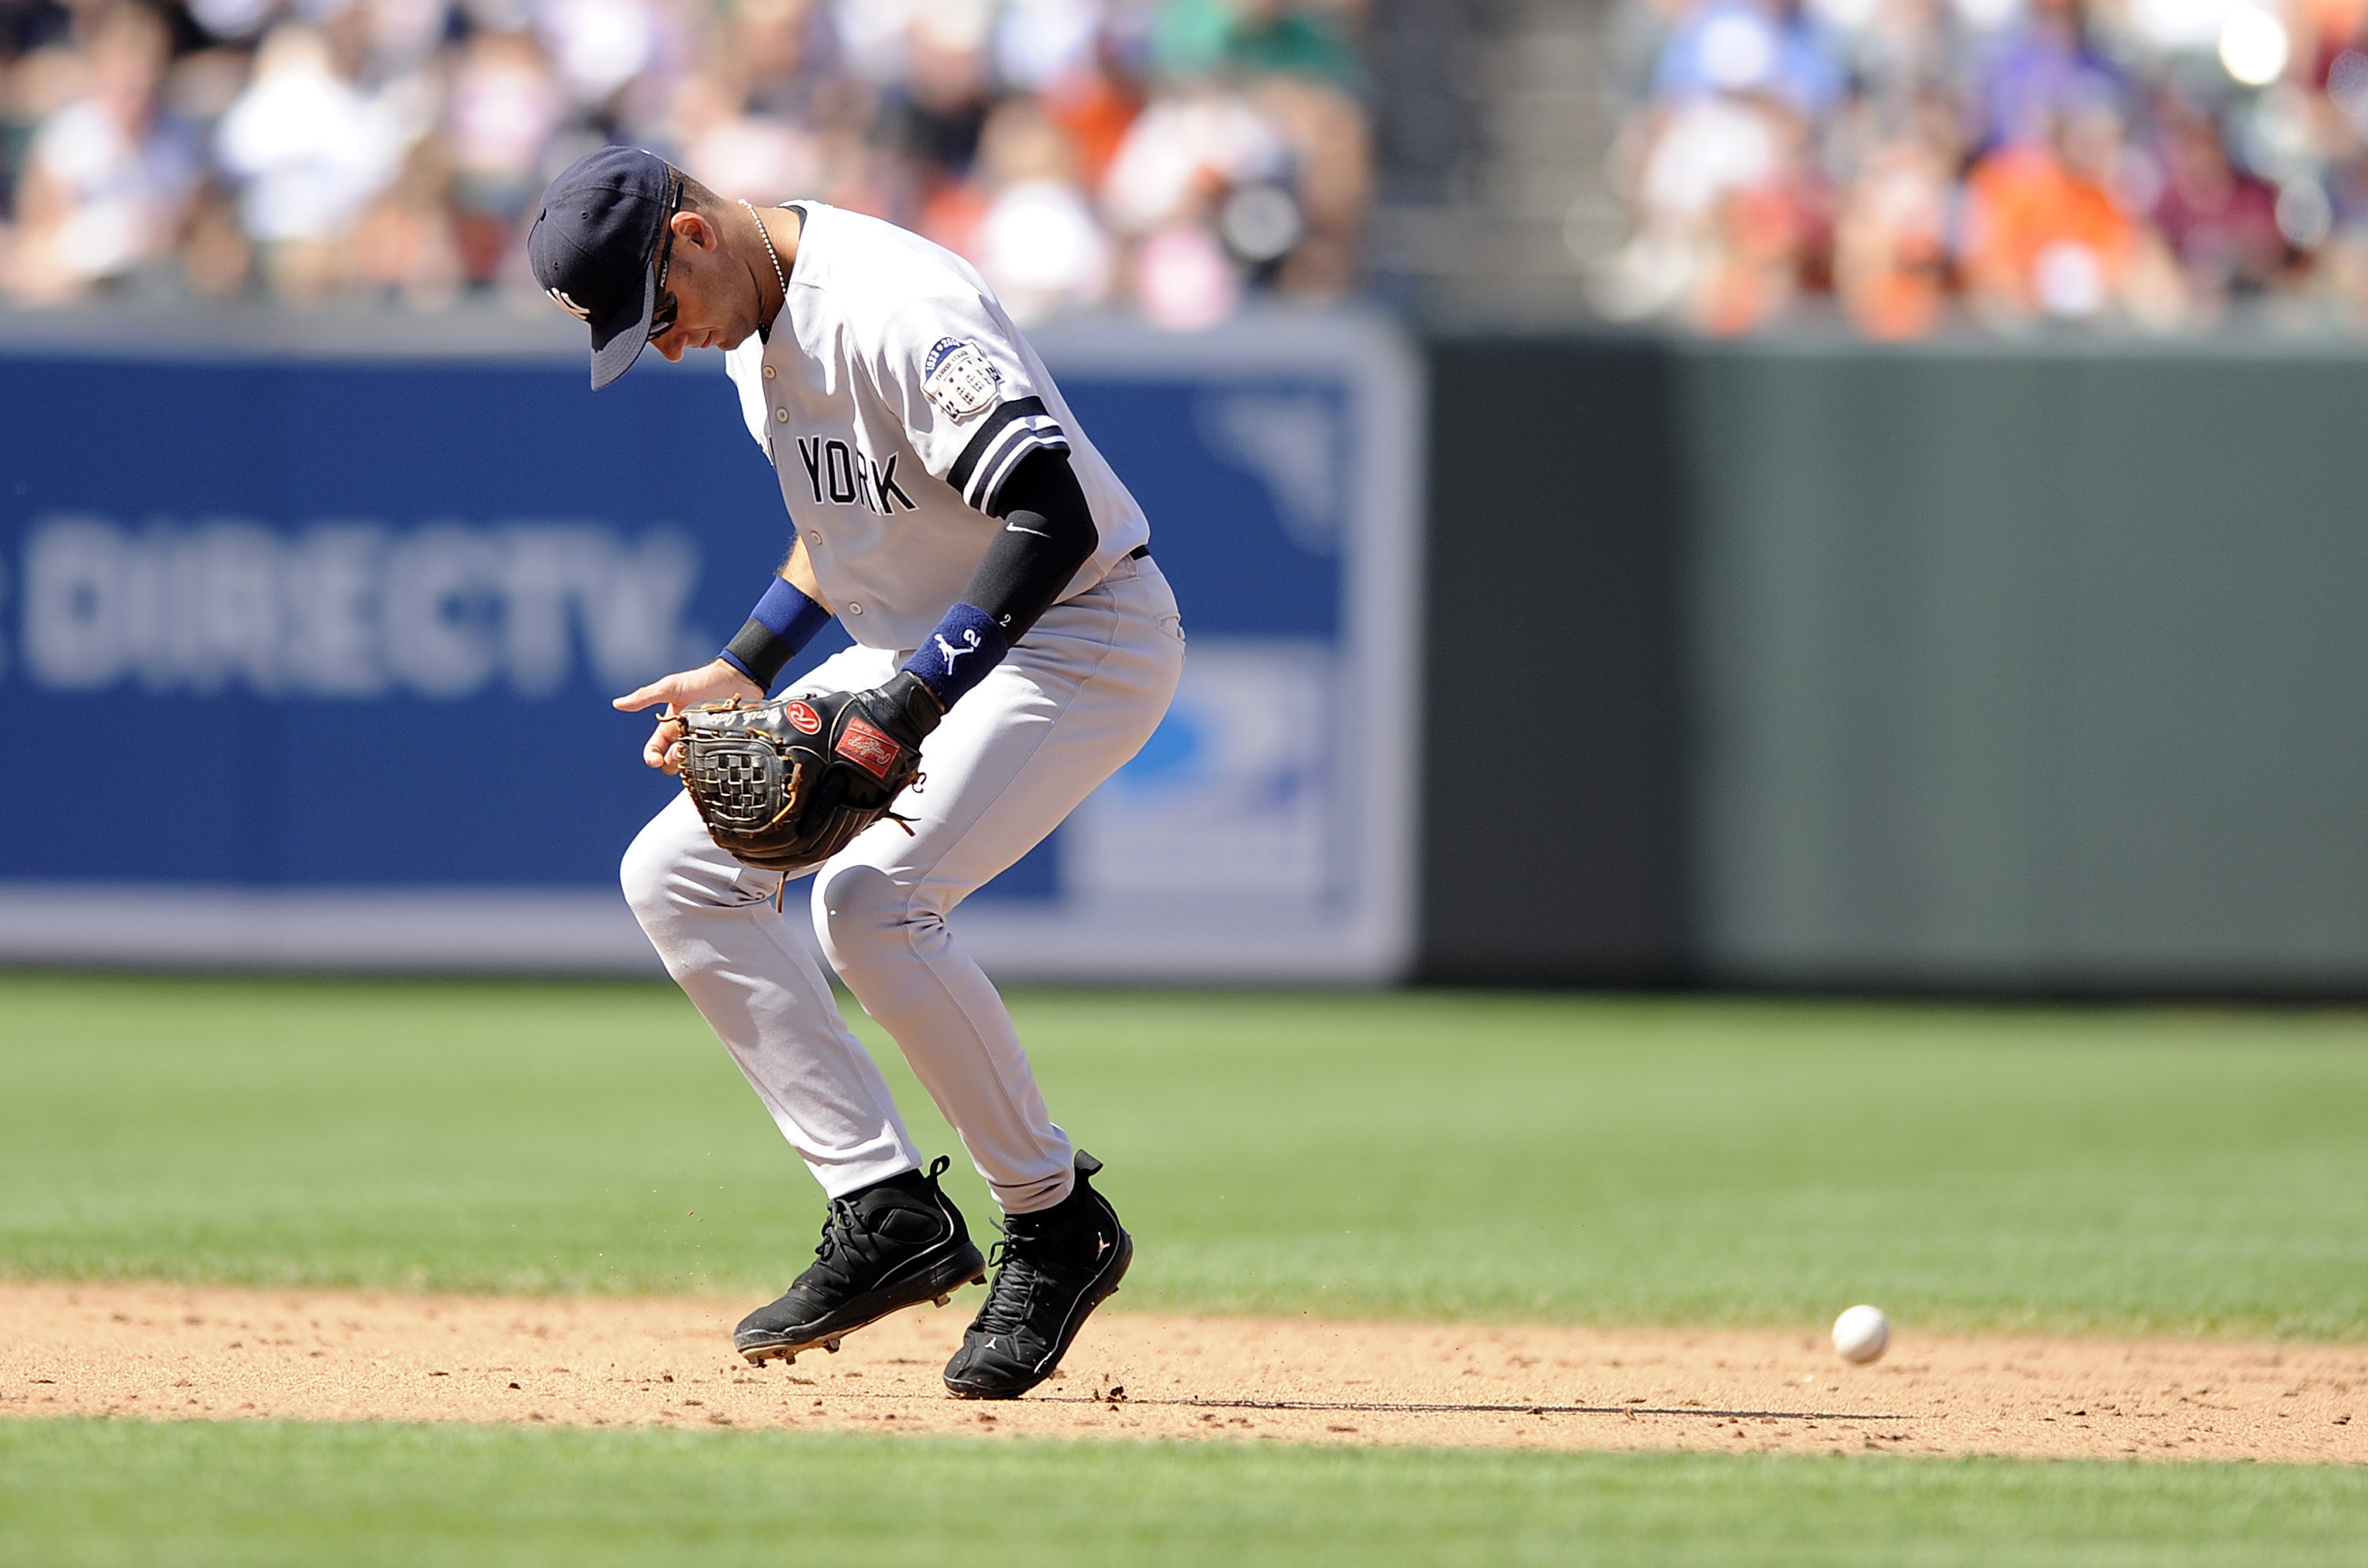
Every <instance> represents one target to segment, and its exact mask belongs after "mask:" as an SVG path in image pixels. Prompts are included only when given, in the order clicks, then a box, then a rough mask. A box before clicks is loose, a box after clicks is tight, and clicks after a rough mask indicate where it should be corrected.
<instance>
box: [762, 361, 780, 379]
mask: <svg viewBox="0 0 2368 1568" xmlns="http://www.w3.org/2000/svg"><path fill="white" fill-rule="evenodd" d="M778 373H779V372H778V371H776V370H775V369H773V367H771V366H770V365H768V366H766V367H765V379H766V380H767V381H771V380H772V379H773V377H774V376H775V375H777V374H778Z"/></svg>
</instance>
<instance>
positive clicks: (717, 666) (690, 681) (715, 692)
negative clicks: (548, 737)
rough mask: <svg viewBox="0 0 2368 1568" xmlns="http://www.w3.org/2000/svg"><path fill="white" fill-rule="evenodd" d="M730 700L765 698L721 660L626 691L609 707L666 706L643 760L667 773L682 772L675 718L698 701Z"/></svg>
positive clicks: (634, 710) (636, 709) (626, 710)
mask: <svg viewBox="0 0 2368 1568" xmlns="http://www.w3.org/2000/svg"><path fill="white" fill-rule="evenodd" d="M730 697H745V698H747V699H749V700H750V701H753V702H761V701H763V700H764V699H765V693H764V691H763V690H762V689H761V688H760V687H758V686H757V683H756V682H755V681H753V680H750V679H749V678H748V677H747V676H744V675H742V674H741V673H740V672H739V671H738V670H736V669H734V668H733V666H732V665H729V664H726V663H725V662H724V661H723V660H722V659H711V660H709V661H708V662H707V663H706V664H703V665H700V666H699V668H697V669H695V670H677V671H676V672H675V673H674V674H673V675H670V676H660V677H659V678H658V679H656V680H654V681H652V682H650V684H649V685H647V686H645V687H640V688H638V689H637V690H633V691H629V692H627V693H625V695H624V696H622V697H620V698H619V699H617V700H616V701H615V702H613V703H612V704H610V706H611V707H613V708H615V709H616V710H618V711H620V712H622V713H638V712H640V711H641V710H643V709H644V708H655V707H656V706H657V705H658V704H660V703H664V704H666V711H665V712H664V713H662V714H660V715H659V716H658V727H657V728H656V729H655V730H653V731H652V732H650V738H649V740H648V742H647V743H646V744H643V747H642V760H643V762H645V763H648V764H649V765H650V766H651V767H658V768H664V769H665V770H666V772H668V773H679V772H681V771H682V724H681V723H680V722H679V721H678V720H677V718H676V715H677V714H678V713H680V712H681V711H682V710H684V709H686V708H690V707H695V706H697V705H698V704H700V703H701V702H721V701H723V699H726V698H730Z"/></svg>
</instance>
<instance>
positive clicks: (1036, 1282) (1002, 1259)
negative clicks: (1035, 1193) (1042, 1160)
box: [946, 1149, 1134, 1399]
mask: <svg viewBox="0 0 2368 1568" xmlns="http://www.w3.org/2000/svg"><path fill="white" fill-rule="evenodd" d="M1101 1168H1102V1163H1101V1162H1100V1161H1099V1160H1097V1159H1095V1158H1094V1157H1093V1156H1092V1155H1091V1154H1088V1153H1086V1152H1085V1151H1084V1150H1082V1149H1080V1150H1078V1151H1077V1161H1076V1171H1077V1185H1076V1187H1075V1188H1074V1189H1072V1190H1071V1192H1070V1193H1069V1196H1068V1197H1066V1198H1064V1199H1062V1200H1061V1201H1060V1202H1059V1203H1057V1204H1055V1205H1053V1207H1052V1208H1050V1209H1044V1210H1038V1211H1037V1212H1035V1213H1033V1214H1014V1215H1012V1216H1011V1217H1010V1218H1009V1219H1008V1220H1006V1221H1004V1222H1003V1240H1002V1241H1001V1242H999V1243H997V1244H996V1249H995V1251H996V1259H995V1261H996V1271H995V1283H994V1284H993V1285H992V1286H990V1287H988V1289H987V1292H986V1305H985V1306H983V1307H981V1308H980V1309H979V1310H978V1317H977V1318H976V1319H975V1320H974V1321H973V1323H972V1324H971V1325H970V1327H969V1329H968V1330H967V1331H966V1332H964V1334H963V1335H962V1348H961V1349H959V1350H957V1351H955V1352H954V1358H953V1359H952V1360H951V1361H949V1362H947V1363H946V1390H947V1392H950V1393H951V1394H953V1395H954V1396H955V1397H956V1398H958V1399H1017V1398H1019V1396H1020V1395H1021V1394H1023V1393H1026V1392H1028V1391H1029V1390H1030V1389H1032V1388H1034V1387H1035V1386H1036V1385H1037V1384H1038V1383H1041V1382H1042V1381H1044V1380H1045V1379H1046V1378H1049V1377H1051V1376H1052V1375H1053V1369H1055V1368H1057V1367H1058V1366H1060V1364H1061V1358H1062V1357H1063V1356H1064V1355H1065V1354H1067V1352H1068V1348H1069V1342H1070V1341H1071V1340H1073V1339H1075V1338H1076V1337H1077V1330H1079V1329H1081V1328H1083V1327H1085V1325H1086V1316H1087V1313H1089V1312H1092V1311H1093V1310H1094V1309H1095V1308H1096V1307H1099V1306H1100V1305H1101V1304H1102V1302H1103V1301H1107V1300H1108V1299H1109V1298H1110V1294H1111V1292H1113V1291H1115V1290H1117V1289H1118V1282H1119V1281H1120V1280H1121V1279H1122V1278H1125V1277H1126V1266H1127V1265H1128V1264H1130V1263H1132V1262H1133V1261H1134V1238H1133V1237H1132V1236H1130V1235H1128V1234H1127V1233H1126V1230H1125V1228H1124V1227H1123V1226H1121V1224H1120V1223H1119V1222H1118V1210H1115V1209H1113V1208H1111V1207H1110V1199H1107V1198H1104V1197H1103V1196H1102V1195H1101V1194H1100V1193H1099V1192H1096V1191H1095V1190H1094V1189H1093V1187H1091V1185H1089V1183H1088V1182H1087V1177H1089V1176H1093V1175H1094V1174H1095V1173H1096V1172H1097V1171H1099V1170H1100V1169H1101Z"/></svg>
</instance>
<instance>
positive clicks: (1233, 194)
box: [0, 0, 1372, 327]
mask: <svg viewBox="0 0 2368 1568" xmlns="http://www.w3.org/2000/svg"><path fill="white" fill-rule="evenodd" d="M1359 27H1360V0H171V3H160V0H0V158H5V160H6V167H5V173H6V182H5V187H0V195H5V199H6V200H5V206H0V291H5V293H6V295H7V296H8V297H10V298H13V299H14V300H16V301H19V302H26V303H40V302H49V301H73V300H77V299H85V298H90V297H93V296H108V295H113V296H129V297H135V298H158V299H176V298H187V299H211V300H228V299H237V298H245V297H250V296H261V297H268V298H273V299H277V300H279V301H290V302H296V303H312V302H319V301H338V300H355V299H366V300H379V301H401V302H404V303H407V304H410V305H415V306H419V307H426V308H432V307H435V306H437V305H439V304H442V303H446V302H449V301H453V300H455V299H458V298H460V297H461V296H462V295H464V294H467V293H470V292H472V291H481V292H482V291H493V292H497V293H498V292H521V291H524V292H530V291H531V284H530V283H529V281H528V279H527V277H526V273H525V267H524V260H523V256H522V254H521V252H522V249H523V247H522V245H521V244H520V241H521V237H522V234H523V232H524V226H525V224H526V223H527V222H530V221H531V219H532V217H533V212H532V203H533V201H534V199H535V198H536V197H537V195H538V194H539V193H540V192H541V189H542V187H543V186H544V184H545V182H546V181H547V180H548V179H549V178H550V176H552V175H553V174H555V173H556V172H557V171H558V170H559V169H560V168H562V167H564V165H566V164H567V163H568V162H569V161H570V160H571V159H573V158H575V156H577V155H578V154H580V153H584V152H586V151H587V150H589V149H590V148H592V147H595V146H598V145H599V144H601V143H602V142H632V143H635V144H638V145H641V146H645V147H649V148H651V149H653V150H655V151H657V152H660V153H664V154H665V155H666V156H667V157H668V158H669V159H671V160H672V161H673V162H674V163H676V164H677V165H679V166H680V167H682V168H684V169H686V170H688V171H689V172H690V173H691V174H693V175H695V176H698V177H699V178H700V179H702V180H704V181H705V182H706V183H708V184H709V185H711V186H712V187H715V188H716V189H718V190H720V191H723V192H724V193H726V194H730V195H735V196H736V195H745V196H747V197H750V198H751V199H757V200H759V201H773V200H781V199H788V198H791V197H807V198H814V199H821V200H825V201H829V202H833V203H837V204H838V205H841V206H845V207H850V208H854V209H858V210H862V211H866V212H871V213H874V214H877V215H879V216H882V217H885V218H889V219H892V220H893V221H894V222H899V223H902V224H905V225H906V226H907V227H910V228H913V229H916V230H917V231H919V232H920V233H924V234H927V235H928V236H930V237H931V238H933V239H935V240H938V241H939V242H940V243H941V244H947V245H949V246H951V247H952V248H953V249H955V250H957V251H959V252H961V253H962V254H963V255H965V256H969V257H971V258H972V259H973V261H974V262H976V263H977V264H978V266H979V267H980V268H981V269H982V270H983V271H984V272H985V273H986V275H987V276H988V278H990V279H991V280H992V281H993V283H994V284H995V285H996V289H997V290H998V291H999V292H1000V293H1001V294H1002V296H1003V298H1004V299H1005V300H1006V301H1008V303H1009V304H1010V305H1011V307H1012V308H1013V310H1014V312H1015V314H1018V315H1019V316H1021V317H1023V318H1030V319H1032V318H1037V317H1042V316H1043V315H1046V314H1050V313H1053V312H1057V311H1061V310H1064V309H1074V308H1091V307H1095V306H1099V305H1103V304H1105V303H1116V304H1120V305H1127V304H1132V305H1134V306H1138V307H1139V308H1141V309H1142V310H1143V311H1144V312H1145V313H1147V314H1148V315H1150V316H1151V317H1152V318H1153V319H1155V320H1156V321H1159V322H1161V323H1164V324H1169V325H1173V326H1178V327H1190V326H1194V325H1198V324H1204V323H1207V322H1211V321H1214V320H1216V319H1219V318H1221V317H1222V316H1224V314H1226V313H1227V312H1230V311H1231V310H1232V309H1233V307H1234V306H1235V303H1236V302H1237V301H1238V300H1239V299H1240V298H1241V297H1242V296H1243V295H1244V293H1245V292H1246V291H1254V290H1262V289H1274V290H1285V291H1289V292H1292V293H1294V294H1298V295H1301V296H1308V297H1318V298H1320V297H1324V296H1328V295H1332V294H1337V293H1339V292H1341V291H1342V290H1346V289H1347V288H1348V287H1349V285H1350V284H1351V282H1352V280H1353V278H1354V276H1355V273H1356V270H1357V267H1358V252H1357V247H1358V237H1359V233H1360V227H1361V224H1362V221H1363V218H1364V214H1365V210H1366V207H1367V204H1368V199H1369V191H1370V188H1371V186H1372V170H1371V157H1370V153H1369V143H1370V135H1369V128H1368V107H1367V99H1368V97H1369V87H1368V84H1367V82H1366V80H1365V76H1364V72H1363V68H1362V66H1361V64H1360V55H1359V52H1358V34H1359Z"/></svg>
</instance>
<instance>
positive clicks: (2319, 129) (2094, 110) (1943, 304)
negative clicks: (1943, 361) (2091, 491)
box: [1598, 0, 2368, 338]
mask: <svg viewBox="0 0 2368 1568" xmlns="http://www.w3.org/2000/svg"><path fill="white" fill-rule="evenodd" d="M1622 42H1623V45H1624V50H1623V56H1622V57H1623V60H1624V62H1625V64H1626V67H1627V77H1628V81H1627V86H1628V88H1629V92H1630V101H1631V108H1630V109H1629V111H1628V114H1627V118H1626V120H1625V122H1624V126H1623V129H1622V134H1621V136H1620V139H1619V143H1618V146H1617V148H1616V150H1615V153H1614V166H1615V170H1616V174H1617V177H1618V178H1619V180H1620V182H1621V185H1622V191H1623V194H1624V195H1625V196H1626V198H1627V199H1628V201H1629V203H1630V212H1631V215H1632V216H1631V227H1630V229H1629V231H1628V236H1627V239H1626V243H1625V244H1624V245H1623V246H1622V248H1621V249H1620V250H1619V251H1618V253H1617V254H1616V256H1613V257H1611V258H1610V260H1609V261H1608V262H1607V263H1606V265H1605V266H1604V267H1603V268H1602V270H1601V272H1600V275H1599V278H1598V289H1599V301H1600V304H1601V306H1602V307H1603V308H1604V309H1605V310H1606V311H1607V312H1610V313H1611V314H1614V315H1617V316H1622V317H1628V318H1633V319H1651V318H1658V319H1675V320H1681V321H1687V322H1691V323H1692V324H1695V325H1697V326H1700V327H1702V328H1704V329H1706V330H1709V331H1712V332H1718V333H1736V332H1745V331H1749V330H1751V329H1753V328H1755V327H1759V326H1761V325H1764V324H1769V323H1771V322H1776V321H1781V320H1784V319H1787V318H1792V319H1799V318H1802V317H1804V316H1808V317H1814V316H1816V315H1817V314H1819V313H1821V312H1824V313H1830V312H1831V311H1832V310H1833V309H1834V308H1835V307H1836V306H1837V305H1838V306H1839V309H1840V311H1841V312H1845V313H1846V314H1847V316H1848V318H1849V320H1850V321H1851V322H1852V323H1854V324H1856V325H1857V327H1858V328H1859V329H1860V330H1861V331H1863V332H1865V333H1867V334H1870V335H1873V336H1877V337H1884V338H1912V337H1916V336H1919V335H1924V334H1926V333H1929V332H1931V331H1933V330H1934V329H1935V328H1936V327H1940V326H1941V325H1943V324H1947V323H1949V322H1951V321H1964V320H1968V319H1970V320H1974V321H1978V322H1981V323H1984V324H1987V325H1989V326H1992V327H1995V328H1998V329H2001V330H2006V331H2017V330H2022V329H2027V328H2030V327H2033V326H2036V325H2038V324H2044V323H2050V322H2057V323H2061V322H2079V323H2089V324H2095V325H2097V326H2099V327H2101V328H2105V329H2108V330H2113V329H2122V330H2135V331H2174V330H2180V329H2187V328H2193V327H2199V326H2206V325H2210V324H2214V323H2218V322H2223V321H2226V320H2230V319H2232V318H2242V319H2248V320H2259V321H2261V322H2265V323H2268V324H2272V325H2283V326H2285V327H2287V328H2290V329H2297V330H2309V329H2314V328H2318V327H2323V326H2328V325H2331V324H2356V323H2358V322H2360V321H2363V320H2368V0H1805V4H1804V3H1797V0H1632V8H1631V9H1630V10H1629V11H1628V12H1627V13H1626V26H1625V30H1624V32H1623V33H1622Z"/></svg>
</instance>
